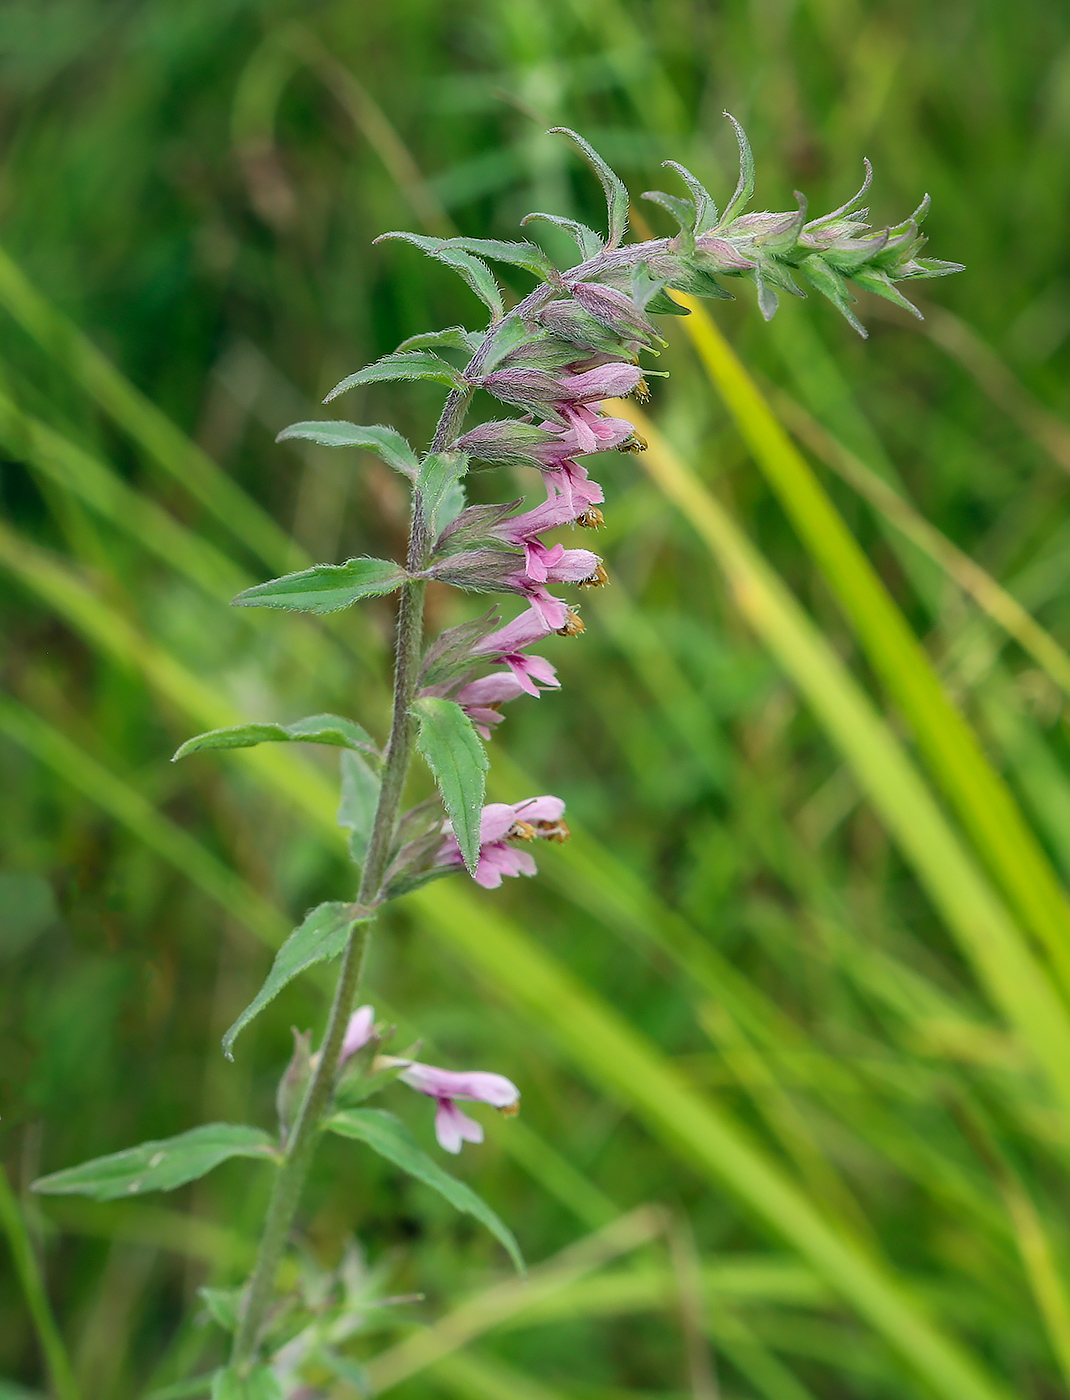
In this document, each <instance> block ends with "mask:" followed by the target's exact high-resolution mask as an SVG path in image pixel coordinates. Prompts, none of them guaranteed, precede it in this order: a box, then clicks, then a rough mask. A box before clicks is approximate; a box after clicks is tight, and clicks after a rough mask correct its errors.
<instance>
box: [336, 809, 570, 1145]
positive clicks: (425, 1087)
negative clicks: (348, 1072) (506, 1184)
mask: <svg viewBox="0 0 1070 1400" xmlns="http://www.w3.org/2000/svg"><path fill="white" fill-rule="evenodd" d="M536 800H544V799H536ZM374 1027H375V1011H374V1009H373V1008H372V1007H370V1006H358V1007H357V1009H356V1011H354V1012H353V1014H352V1016H350V1018H349V1024H348V1026H347V1027H346V1033H345V1038H344V1040H343V1041H342V1057H341V1059H340V1060H339V1064H340V1065H341V1064H344V1063H345V1061H346V1060H347V1059H349V1057H350V1056H351V1055H355V1054H356V1053H357V1051H358V1050H360V1049H362V1048H363V1047H364V1046H365V1045H367V1043H368V1041H369V1040H370V1039H371V1037H372V1033H373V1030H374ZM399 1066H401V1067H402V1069H401V1073H400V1074H399V1075H398V1078H399V1079H400V1080H401V1081H402V1083H404V1084H407V1085H408V1086H409V1087H410V1088H411V1089H415V1090H417V1092H418V1093H421V1094H426V1095H427V1096H428V1097H429V1098H432V1099H434V1100H435V1101H436V1102H437V1104H438V1111H437V1112H436V1114H435V1136H436V1137H437V1138H438V1141H439V1145H440V1146H441V1147H444V1148H445V1149H446V1151H447V1152H460V1150H461V1143H462V1142H482V1141H483V1127H482V1125H481V1124H480V1123H477V1122H476V1120H475V1119H474V1118H469V1116H468V1114H467V1113H463V1112H462V1111H461V1110H460V1109H459V1108H458V1107H457V1105H456V1103H455V1102H454V1100H456V1099H464V1100H465V1101H467V1102H469V1103H489V1104H490V1105H491V1106H492V1107H494V1108H497V1109H500V1110H501V1111H502V1112H503V1113H516V1111H517V1105H518V1104H519V1102H520V1090H519V1089H518V1088H517V1087H516V1085H515V1084H514V1083H513V1081H512V1080H511V1079H506V1077H505V1075H504V1074H491V1073H490V1072H489V1071H487V1070H481V1069H476V1070H452V1069H439V1068H438V1067H437V1066H436V1065H422V1064H420V1062H419V1061H418V1060H401V1059H398V1057H397V1056H396V1055H377V1056H376V1059H375V1065H374V1067H373V1068H374V1069H376V1070H382V1069H390V1068H394V1069H396V1068H398V1067H399Z"/></svg>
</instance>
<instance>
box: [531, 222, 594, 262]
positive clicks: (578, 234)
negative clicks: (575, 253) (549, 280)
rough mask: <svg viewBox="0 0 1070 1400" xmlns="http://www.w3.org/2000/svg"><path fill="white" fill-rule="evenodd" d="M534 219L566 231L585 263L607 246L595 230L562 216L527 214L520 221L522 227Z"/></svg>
mask: <svg viewBox="0 0 1070 1400" xmlns="http://www.w3.org/2000/svg"><path fill="white" fill-rule="evenodd" d="M532 219H542V221H543V222H544V223H547V224H553V225H554V227H555V228H561V229H564V230H565V232H566V233H567V234H569V235H570V236H571V237H572V238H574V239H575V240H576V246H577V248H579V250H580V254H581V255H582V257H583V260H584V262H589V261H590V259H591V258H596V257H597V256H598V254H599V253H600V252H601V251H602V249H603V248H604V247H605V246H606V245H605V240H604V239H603V238H601V236H600V235H599V234H597V233H595V231H594V229H593V228H588V227H587V225H586V224H578V223H577V222H576V220H575V219H564V218H562V217H561V215H560V214H540V213H537V212H536V213H533V214H525V215H524V217H523V218H522V219H521V220H520V227H521V228H523V227H524V225H525V224H529V223H531V221H532Z"/></svg>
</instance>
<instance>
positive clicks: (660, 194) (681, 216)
mask: <svg viewBox="0 0 1070 1400" xmlns="http://www.w3.org/2000/svg"><path fill="white" fill-rule="evenodd" d="M639 198H640V199H649V200H650V202H651V204H660V205H661V207H662V209H665V210H667V212H668V213H670V214H671V215H672V217H673V218H674V219H675V220H676V222H677V224H679V226H680V234H681V238H680V240H679V241H678V242H677V244H676V246H677V247H678V248H679V249H680V251H681V252H684V253H691V252H694V248H695V235H694V234H693V233H692V232H691V225H692V224H693V223H694V222H695V206H694V205H693V204H692V203H691V201H690V200H689V199H680V198H679V197H678V196H676V195H674V194H666V193H665V191H664V190H646V191H644V193H643V194H641V195H640V196H639Z"/></svg>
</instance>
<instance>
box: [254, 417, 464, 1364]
mask: <svg viewBox="0 0 1070 1400" xmlns="http://www.w3.org/2000/svg"><path fill="white" fill-rule="evenodd" d="M469 397H470V395H469V394H467V393H463V392H460V391H454V392H453V393H451V394H450V396H449V398H448V399H447V400H446V404H445V407H444V408H443V410H442V415H441V417H440V418H439V422H438V427H437V428H436V430H435V436H434V439H433V440H432V443H431V451H432V452H439V451H441V450H442V448H443V447H445V446H446V445H447V444H448V443H449V442H450V441H452V439H453V438H454V437H455V436H456V434H457V431H458V428H459V427H460V424H461V420H462V419H463V417H464V413H465V409H466V408H467V406H468V399H469ZM432 543H433V541H432V540H431V538H430V535H429V531H428V522H427V520H426V518H425V515H424V509H423V502H422V501H421V499H420V493H419V492H418V491H416V492H414V496H413V508H412V524H411V528H410V531H409V548H408V557H407V559H406V564H407V567H408V569H409V571H410V572H412V573H419V572H421V571H422V570H423V569H424V568H426V565H427V558H428V555H429V553H430V549H431V545H432ZM426 589H427V585H426V583H424V582H421V581H420V580H417V579H413V580H411V581H410V582H409V583H407V584H405V586H404V588H403V589H402V591H401V606H400V608H399V609H398V623H397V638H396V643H395V653H394V657H395V660H394V706H393V720H392V723H391V727H390V738H389V740H388V741H387V746H386V753H385V756H384V759H383V771H382V783H381V786H380V789H379V802H378V805H377V807H376V809H375V821H374V823H373V826H372V833H371V837H370V839H369V841H368V853H367V856H366V857H365V861H364V870H363V873H362V875H361V880H360V889H359V890H358V892H357V900H356V908H357V909H359V910H360V911H361V913H362V914H366V912H367V911H368V910H370V909H373V908H375V907H376V905H377V904H378V903H379V902H380V900H381V894H382V891H381V888H380V887H381V885H382V880H383V875H384V874H385V872H386V868H387V865H388V863H389V860H390V854H391V848H392V846H393V843H394V836H395V833H396V831H397V824H398V816H399V814H400V810H401V799H402V795H403V792H404V788H405V779H406V777H407V775H408V771H409V764H410V762H411V761H412V753H413V747H414V743H415V738H416V722H415V720H414V719H413V716H412V702H413V699H414V697H415V693H416V682H417V679H418V677H419V673H420V660H421V652H422V642H423V618H424V594H425V592H426ZM370 936H371V921H370V920H369V919H367V918H363V919H362V920H361V921H360V922H359V923H357V924H356V925H355V926H354V928H353V932H352V933H351V934H350V936H349V940H348V942H347V944H346V947H345V952H344V953H343V954H342V963H341V967H340V969H339V972H338V982H337V984H336V985H335V989H334V998H333V1000H332V1002H331V1011H330V1016H329V1017H328V1020H327V1030H326V1032H325V1034H324V1037H323V1045H322V1046H321V1048H320V1052H319V1056H318V1062H317V1064H316V1068H315V1071H314V1073H313V1075H312V1079H311V1082H310V1083H309V1086H308V1090H307V1092H306V1093H305V1097H304V1100H303V1101H302V1104H301V1108H300V1110H299V1111H298V1114H297V1117H296V1119H295V1120H294V1123H293V1126H292V1128H291V1129H290V1134H289V1138H288V1140H287V1145H286V1156H285V1158H284V1160H283V1163H282V1166H281V1167H280V1168H279V1173H278V1176H277V1177H276V1178H275V1186H274V1189H273V1191H272V1194H271V1201H270V1203H269V1205H268V1211H267V1216H266V1218H265V1221H264V1231H263V1234H262V1235H261V1238H260V1247H259V1250H258V1251H257V1257H256V1264H255V1265H254V1267H253V1272H252V1275H251V1276H250V1280H249V1286H248V1292H247V1295H246V1305H245V1309H244V1312H243V1315H242V1319H241V1322H240V1324H239V1327H238V1332H237V1335H236V1336H235V1338H234V1350H233V1353H232V1356H231V1365H232V1366H235V1367H237V1368H239V1369H248V1367H249V1366H251V1365H252V1363H253V1361H254V1359H255V1356H256V1350H257V1345H258V1342H259V1338H260V1333H261V1330H262V1328H263V1325H264V1320H265V1317H266V1315H267V1311H268V1307H269V1305H270V1303H271V1295H272V1292H273V1290H274V1284H275V1274H276V1272H277V1270H278V1266H279V1260H280V1259H281V1258H282V1253H283V1250H284V1249H285V1247H286V1241H287V1238H288V1237H289V1233H290V1227H291V1225H292V1224H293V1218H294V1215H295V1214H296V1213H297V1207H298V1205H299V1203H300V1200H301V1193H302V1191H303V1190H304V1185H305V1178H306V1177H307V1175H308V1170H309V1167H310V1166H311V1163H312V1157H313V1154H314V1152H315V1148H316V1139H317V1129H318V1128H319V1124H320V1120H321V1118H322V1117H323V1114H324V1111H325V1109H326V1108H327V1107H328V1105H329V1103H330V1100H331V1096H332V1094H333V1092H334V1083H335V1077H336V1075H337V1072H338V1059H339V1056H340V1054H341V1050H342V1041H343V1039H344V1037H345V1030H346V1023H347V1022H348V1020H349V1016H350V1014H351V1012H352V1010H353V1003H354V1001H355V1000H356V995H357V992H358V991H359V989H360V981H361V974H362V972H363V970H364V958H365V954H366V953H367V949H368V942H369V940H370Z"/></svg>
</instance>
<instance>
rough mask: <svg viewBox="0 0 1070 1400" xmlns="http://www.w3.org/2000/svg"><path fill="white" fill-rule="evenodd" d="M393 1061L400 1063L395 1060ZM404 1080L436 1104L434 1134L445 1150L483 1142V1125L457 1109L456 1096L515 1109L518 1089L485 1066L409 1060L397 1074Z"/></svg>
mask: <svg viewBox="0 0 1070 1400" xmlns="http://www.w3.org/2000/svg"><path fill="white" fill-rule="evenodd" d="M393 1063H394V1064H398V1063H402V1062H401V1061H397V1060H394V1061H393ZM398 1078H399V1079H400V1080H402V1082H403V1083H405V1084H407V1085H408V1086H409V1088H410V1089H415V1090H416V1091H417V1093H419V1094H426V1095H427V1096H428V1098H431V1099H434V1100H435V1102H436V1103H437V1105H438V1108H437V1110H436V1112H435V1137H437V1138H438V1142H439V1146H440V1147H442V1148H444V1149H445V1150H446V1151H447V1152H454V1153H456V1152H460V1150H461V1144H462V1143H464V1142H482V1141H483V1125H482V1124H481V1123H477V1122H476V1120H475V1119H474V1118H470V1117H469V1116H468V1114H467V1113H465V1112H464V1111H463V1110H462V1109H459V1108H458V1107H457V1104H456V1100H457V1099H463V1100H464V1101H465V1102H467V1103H489V1104H490V1105H491V1107H493V1108H497V1109H499V1110H502V1111H504V1112H506V1113H508V1112H510V1111H512V1112H513V1113H515V1112H516V1110H517V1105H518V1104H519V1102H520V1090H519V1089H518V1088H517V1087H516V1085H515V1084H514V1083H513V1081H512V1080H511V1079H506V1077H505V1075H504V1074H492V1073H491V1072H489V1071H488V1070H468V1071H464V1070H461V1071H456V1070H449V1069H439V1068H438V1067H437V1066H435V1065H422V1064H420V1063H419V1061H417V1060H410V1061H409V1063H408V1067H407V1068H406V1069H403V1070H402V1071H401V1073H400V1074H399V1075H398Z"/></svg>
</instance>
